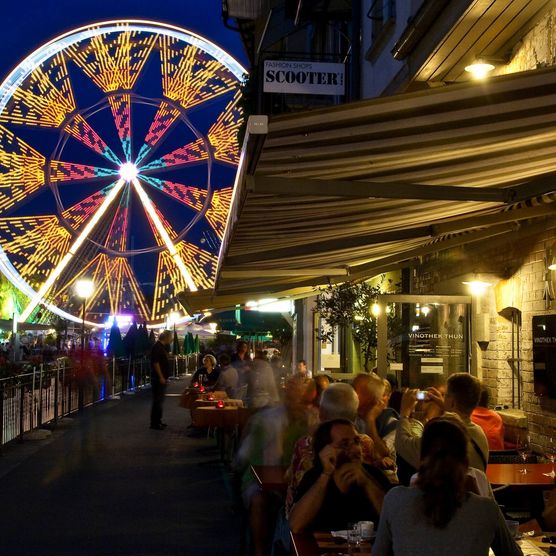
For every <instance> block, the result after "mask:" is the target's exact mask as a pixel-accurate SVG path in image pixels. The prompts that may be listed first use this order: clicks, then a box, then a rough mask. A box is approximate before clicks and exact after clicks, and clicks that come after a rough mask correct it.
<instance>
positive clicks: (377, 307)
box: [371, 303, 380, 317]
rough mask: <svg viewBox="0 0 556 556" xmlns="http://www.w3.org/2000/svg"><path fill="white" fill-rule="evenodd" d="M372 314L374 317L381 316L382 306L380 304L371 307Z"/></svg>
mask: <svg viewBox="0 0 556 556" xmlns="http://www.w3.org/2000/svg"><path fill="white" fill-rule="evenodd" d="M371 314H372V315H373V317H378V315H380V305H379V304H378V303H373V304H372V305H371Z"/></svg>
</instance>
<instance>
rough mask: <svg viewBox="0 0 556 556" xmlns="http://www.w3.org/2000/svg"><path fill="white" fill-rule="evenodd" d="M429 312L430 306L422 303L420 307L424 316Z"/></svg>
mask: <svg viewBox="0 0 556 556" xmlns="http://www.w3.org/2000/svg"><path fill="white" fill-rule="evenodd" d="M430 312H431V308H430V307H429V306H428V305H423V306H422V307H421V313H422V315H423V316H424V317H427V316H428V315H429V313H430Z"/></svg>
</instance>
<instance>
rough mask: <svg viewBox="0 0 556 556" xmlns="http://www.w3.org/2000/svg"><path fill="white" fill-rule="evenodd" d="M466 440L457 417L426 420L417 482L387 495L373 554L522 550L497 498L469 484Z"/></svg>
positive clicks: (467, 555)
mask: <svg viewBox="0 0 556 556" xmlns="http://www.w3.org/2000/svg"><path fill="white" fill-rule="evenodd" d="M467 442H468V439H467V431H466V429H465V427H463V426H461V425H459V424H458V423H457V422H455V421H454V420H446V419H443V418H442V417H438V418H435V419H432V420H431V421H429V422H428V423H427V425H426V426H425V429H424V432H423V437H422V441H421V462H420V467H419V477H418V479H417V482H416V486H415V487H395V488H393V489H392V490H391V491H390V492H389V493H388V494H387V495H386V497H385V498H384V506H383V509H382V515H381V519H380V524H379V527H378V532H377V537H376V541H375V543H374V545H373V556H418V555H420V554H423V555H424V554H426V555H427V556H444V555H446V554H450V556H487V555H488V553H489V548H492V550H493V551H494V554H496V555H497V556H502V555H504V556H520V555H521V556H522V554H523V553H522V551H521V549H520V548H519V546H517V544H516V542H515V541H514V540H513V539H512V537H511V536H510V533H509V531H508V528H507V527H506V524H505V522H504V518H503V516H502V513H501V512H500V509H499V508H498V506H497V505H496V503H495V502H494V501H493V500H492V499H491V498H485V497H482V496H477V495H476V494H473V493H470V492H468V491H467V490H466V476H467V469H468V459H467Z"/></svg>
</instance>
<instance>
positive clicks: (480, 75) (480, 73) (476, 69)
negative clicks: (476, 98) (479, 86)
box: [465, 59, 495, 79]
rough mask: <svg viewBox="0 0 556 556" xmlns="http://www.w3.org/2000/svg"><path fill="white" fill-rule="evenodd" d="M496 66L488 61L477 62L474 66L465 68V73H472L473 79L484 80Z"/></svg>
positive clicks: (470, 65)
mask: <svg viewBox="0 0 556 556" xmlns="http://www.w3.org/2000/svg"><path fill="white" fill-rule="evenodd" d="M494 67H495V66H494V65H493V64H491V63H490V62H487V61H486V60H480V59H478V60H475V61H474V62H473V63H472V64H469V65H468V66H465V71H466V72H468V73H470V74H471V76H472V77H473V79H484V78H485V77H486V76H487V75H488V74H489V73H490V72H491V71H492V70H493V69H494Z"/></svg>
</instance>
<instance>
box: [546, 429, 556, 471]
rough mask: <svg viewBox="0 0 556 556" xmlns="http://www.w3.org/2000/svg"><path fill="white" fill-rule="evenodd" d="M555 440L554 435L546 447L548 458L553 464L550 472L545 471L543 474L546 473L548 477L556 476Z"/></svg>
mask: <svg viewBox="0 0 556 556" xmlns="http://www.w3.org/2000/svg"><path fill="white" fill-rule="evenodd" d="M554 441H555V439H554V438H553V437H550V438H549V439H548V446H547V447H546V458H547V459H548V460H550V463H551V464H552V469H551V471H550V473H543V475H546V476H547V477H552V478H553V479H554V477H556V473H555V472H554V460H556V445H555V442H554Z"/></svg>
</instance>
